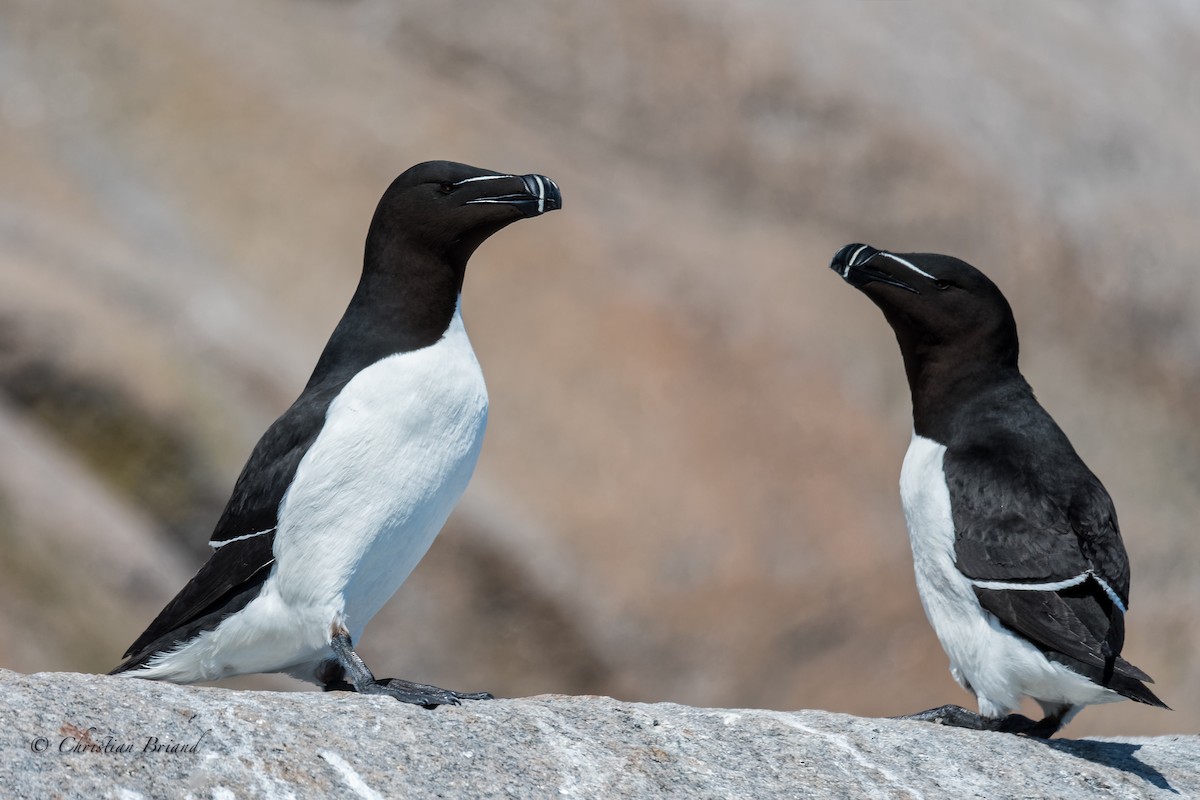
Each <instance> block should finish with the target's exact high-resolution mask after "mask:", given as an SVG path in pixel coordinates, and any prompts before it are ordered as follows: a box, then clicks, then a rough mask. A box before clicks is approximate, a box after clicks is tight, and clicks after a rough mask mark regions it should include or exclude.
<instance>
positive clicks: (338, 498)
mask: <svg viewBox="0 0 1200 800" xmlns="http://www.w3.org/2000/svg"><path fill="white" fill-rule="evenodd" d="M486 423H487V389H486V387H485V386H484V382H483V373H482V372H481V370H480V368H479V362H478V361H477V360H476V359H475V353H474V351H473V350H472V349H471V344H470V342H469V341H468V339H467V334H466V329H465V328H464V327H463V323H462V317H461V315H460V313H459V312H458V311H457V310H456V311H455V314H454V319H453V321H452V323H451V325H450V328H449V329H448V330H447V331H446V334H445V336H443V338H442V339H441V340H440V341H438V342H437V343H436V344H434V345H432V346H430V347H426V348H424V349H422V350H416V351H413V352H409V353H401V354H398V355H394V356H390V357H388V358H385V359H383V360H382V361H379V362H377V363H375V364H373V365H371V366H370V367H368V368H367V369H364V370H363V371H362V372H360V373H359V374H358V375H357V376H355V377H354V379H353V380H351V381H350V382H349V383H348V384H347V385H346V387H345V388H344V389H343V390H342V392H341V393H340V394H339V395H338V396H337V398H336V399H335V400H334V401H333V403H332V404H331V405H330V407H329V412H328V414H327V416H326V421H325V427H324V428H323V430H322V431H321V434H320V436H318V437H317V440H316V441H315V442H314V443H313V445H312V447H311V448H310V449H309V451H308V453H307V454H306V455H305V456H304V459H303V460H302V461H301V462H300V466H299V468H298V469H297V471H296V476H295V479H294V481H293V482H292V486H291V488H290V490H289V491H288V493H287V495H286V496H285V497H284V500H283V503H282V504H281V505H280V514H279V530H278V533H277V534H276V540H275V555H276V570H275V572H276V576H275V578H276V580H277V583H278V586H277V587H276V588H277V590H278V592H279V594H280V597H281V599H282V600H283V601H284V602H285V603H286V604H288V605H289V606H296V607H302V606H327V605H331V604H332V605H334V606H341V609H340V611H341V612H342V614H344V621H345V624H346V625H347V627H348V628H349V630H350V632H351V635H352V636H354V637H355V638H357V637H358V635H359V634H361V632H362V629H363V627H364V626H365V625H366V624H367V622H368V621H369V620H370V619H371V617H373V616H374V615H375V613H376V612H377V611H378V610H379V609H380V608H381V607H382V606H383V604H384V603H386V602H387V600H388V599H389V598H390V597H391V596H392V595H393V594H394V593H395V591H396V590H397V589H398V588H399V587H400V584H401V583H403V582H404V580H405V579H406V578H407V577H408V575H409V573H410V572H412V570H413V568H414V567H415V566H416V565H417V562H418V561H420V560H421V558H422V556H424V555H425V552H426V550H428V549H429V546H430V545H431V544H432V543H433V540H434V538H435V537H436V536H437V533H438V531H439V530H440V529H441V527H442V525H443V524H444V523H445V521H446V518H447V517H448V516H449V515H450V511H451V510H452V509H453V508H454V505H455V504H456V503H457V502H458V499H459V497H460V496H461V495H462V493H463V490H464V489H466V487H467V482H468V481H469V480H470V478H471V473H472V472H473V471H474V469H475V462H476V460H477V459H478V457H479V450H480V447H481V445H482V444H483V432H484V427H485V425H486Z"/></svg>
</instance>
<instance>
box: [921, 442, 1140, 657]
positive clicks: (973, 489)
mask: <svg viewBox="0 0 1200 800" xmlns="http://www.w3.org/2000/svg"><path fill="white" fill-rule="evenodd" d="M1059 436H1061V432H1060V433H1059ZM1065 441H1066V440H1065V437H1062V442H1064V443H1065ZM1042 443H1043V444H1044V445H1046V448H1045V450H1046V451H1048V452H1045V451H1044V452H1041V453H1038V454H1035V456H1034V457H1033V459H1032V460H1031V459H1030V458H1029V451H1028V450H1027V449H1024V448H1022V447H1021V446H1020V443H1017V442H1013V443H1011V444H1012V446H1009V447H988V448H983V447H965V448H961V449H959V450H957V451H956V450H948V451H947V453H946V456H945V462H944V463H945V473H946V475H947V486H948V488H949V491H950V504H951V513H952V517H953V520H954V531H955V542H954V551H955V558H956V563H957V566H958V569H959V570H960V571H961V572H962V573H963V574H964V575H965V576H967V577H968V578H970V579H972V581H974V582H975V584H976V594H977V596H978V597H979V601H980V604H981V605H983V607H984V608H985V609H987V610H988V611H990V612H991V613H993V614H995V615H996V616H997V617H998V618H999V619H1000V621H1001V622H1003V623H1004V624H1005V625H1007V626H1008V627H1009V628H1011V629H1013V630H1015V631H1017V632H1019V633H1021V634H1022V635H1023V636H1025V637H1026V638H1028V639H1030V640H1032V641H1033V642H1034V643H1035V644H1037V645H1038V646H1039V647H1041V648H1042V649H1043V650H1047V651H1053V652H1057V653H1061V654H1063V655H1066V656H1069V657H1070V658H1072V659H1075V660H1078V661H1080V662H1082V663H1084V664H1088V665H1090V666H1093V667H1095V668H1098V669H1101V670H1108V671H1111V670H1112V669H1114V668H1115V667H1114V665H1115V664H1116V658H1117V656H1118V655H1119V654H1120V652H1121V648H1122V646H1123V645H1124V638H1125V624H1124V609H1125V607H1126V606H1127V604H1128V596H1129V562H1128V559H1127V558H1126V555H1125V547H1124V545H1123V543H1122V542H1121V534H1120V531H1119V529H1118V527H1117V519H1116V511H1115V510H1114V508H1113V504H1112V500H1111V499H1110V498H1109V496H1108V493H1107V492H1106V491H1105V490H1104V487H1103V486H1102V485H1101V484H1100V481H1099V480H1098V479H1097V478H1096V477H1095V476H1094V475H1092V474H1091V472H1090V471H1088V470H1087V468H1086V467H1085V466H1084V465H1083V463H1082V461H1079V459H1078V456H1076V455H1075V453H1074V451H1073V450H1070V449H1069V448H1070V446H1069V444H1068V445H1066V447H1067V448H1068V449H1067V450H1066V451H1061V450H1060V451H1059V454H1058V458H1057V459H1056V458H1055V452H1054V451H1055V449H1056V448H1055V446H1054V445H1055V442H1054V440H1053V438H1050V439H1049V440H1043V442H1042ZM981 584H982V585H981ZM1037 586H1045V587H1047V588H1046V589H1045V590H1038V589H1035V588H1034V587H1037ZM1023 587H1029V588H1023ZM1051 587H1054V588H1051Z"/></svg>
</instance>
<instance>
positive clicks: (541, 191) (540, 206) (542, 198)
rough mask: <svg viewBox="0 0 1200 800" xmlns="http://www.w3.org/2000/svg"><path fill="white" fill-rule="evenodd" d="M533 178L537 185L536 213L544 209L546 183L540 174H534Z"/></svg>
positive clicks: (542, 211)
mask: <svg viewBox="0 0 1200 800" xmlns="http://www.w3.org/2000/svg"><path fill="white" fill-rule="evenodd" d="M533 179H534V180H535V181H537V187H538V213H539V214H541V213H544V212H545V210H546V183H545V181H543V180H542V176H541V175H534V176H533Z"/></svg>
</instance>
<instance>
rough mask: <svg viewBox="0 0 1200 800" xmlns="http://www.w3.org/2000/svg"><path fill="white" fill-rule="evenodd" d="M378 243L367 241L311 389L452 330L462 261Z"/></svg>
mask: <svg viewBox="0 0 1200 800" xmlns="http://www.w3.org/2000/svg"><path fill="white" fill-rule="evenodd" d="M377 241H378V240H377V239H376V238H375V237H371V236H368V238H367V250H366V255H365V259H364V266H363V274H362V278H361V279H360V280H359V282H358V288H357V289H356V290H355V292H354V296H353V297H352V298H351V300H350V305H349V306H348V307H347V308H346V313H345V314H343V315H342V319H341V321H340V322H338V324H337V327H336V328H335V329H334V331H333V335H332V336H331V337H330V338H329V343H328V344H327V345H326V346H325V350H324V352H322V353H321V358H320V359H319V360H318V361H317V366H316V369H314V370H313V374H312V377H311V378H310V379H309V383H308V385H309V387H313V386H316V385H319V384H324V383H326V382H328V381H331V380H332V381H344V380H347V379H348V378H349V377H352V376H353V375H354V374H355V373H357V372H358V371H359V370H361V369H363V368H364V367H366V366H368V365H370V364H373V363H375V362H376V361H378V360H380V359H382V358H386V357H387V356H390V355H393V354H395V353H404V352H409V351H412V350H419V349H421V348H423V347H428V346H430V345H432V344H434V343H435V342H437V341H438V340H439V339H441V338H442V335H443V334H444V333H445V332H446V329H447V328H448V327H449V325H450V320H451V319H452V318H453V316H454V309H455V306H456V305H457V303H458V296H459V293H460V292H461V291H462V284H463V275H464V272H465V267H466V259H465V258H464V259H462V261H461V263H460V264H450V265H448V264H447V259H446V256H444V255H442V254H436V253H432V252H429V251H424V250H422V249H420V248H417V247H413V246H411V245H409V246H406V247H404V248H403V249H401V248H398V247H389V246H388V245H387V244H382V245H380V244H377ZM385 242H386V240H385ZM393 244H395V241H394V240H393ZM468 255H469V254H468Z"/></svg>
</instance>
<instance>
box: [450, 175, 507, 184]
mask: <svg viewBox="0 0 1200 800" xmlns="http://www.w3.org/2000/svg"><path fill="white" fill-rule="evenodd" d="M515 177H517V176H516V175H476V176H475V177H474V178H463V179H462V180H461V181H455V182H454V183H453V184H451V185H452V186H462V185H463V184H464V183H474V182H475V181H502V180H504V179H506V178H515Z"/></svg>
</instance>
